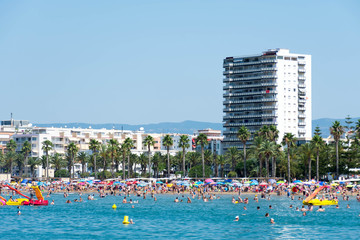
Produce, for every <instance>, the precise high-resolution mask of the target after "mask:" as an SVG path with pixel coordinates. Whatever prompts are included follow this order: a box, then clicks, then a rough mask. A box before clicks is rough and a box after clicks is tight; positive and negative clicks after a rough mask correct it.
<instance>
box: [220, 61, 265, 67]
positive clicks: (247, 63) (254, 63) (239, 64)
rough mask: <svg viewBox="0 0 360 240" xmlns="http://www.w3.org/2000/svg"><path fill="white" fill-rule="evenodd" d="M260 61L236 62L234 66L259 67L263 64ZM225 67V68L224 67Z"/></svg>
mask: <svg viewBox="0 0 360 240" xmlns="http://www.w3.org/2000/svg"><path fill="white" fill-rule="evenodd" d="M261 63H262V62H260V61H252V62H234V66H246V65H257V64H261ZM224 67H225V66H224Z"/></svg>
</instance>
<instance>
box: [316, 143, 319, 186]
mask: <svg viewBox="0 0 360 240" xmlns="http://www.w3.org/2000/svg"><path fill="white" fill-rule="evenodd" d="M316 180H317V181H319V150H318V151H317V152H316Z"/></svg>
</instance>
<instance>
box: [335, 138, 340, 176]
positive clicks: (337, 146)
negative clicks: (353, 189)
mask: <svg viewBox="0 0 360 240" xmlns="http://www.w3.org/2000/svg"><path fill="white" fill-rule="evenodd" d="M335 144H336V179H339V141H335Z"/></svg>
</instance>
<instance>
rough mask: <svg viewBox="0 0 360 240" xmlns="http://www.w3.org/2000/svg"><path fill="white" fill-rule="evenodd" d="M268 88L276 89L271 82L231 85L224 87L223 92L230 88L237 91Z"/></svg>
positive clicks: (274, 83) (275, 84) (274, 84)
mask: <svg viewBox="0 0 360 240" xmlns="http://www.w3.org/2000/svg"><path fill="white" fill-rule="evenodd" d="M268 86H272V87H276V86H277V83H276V82H272V83H253V84H242V85H231V86H224V87H223V90H227V89H230V88H233V89H239V88H255V87H268Z"/></svg>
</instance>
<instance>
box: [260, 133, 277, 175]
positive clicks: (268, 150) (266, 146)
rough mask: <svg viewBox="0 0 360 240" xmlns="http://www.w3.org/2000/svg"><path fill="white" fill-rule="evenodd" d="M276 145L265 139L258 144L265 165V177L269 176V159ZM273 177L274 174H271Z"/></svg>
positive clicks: (273, 153)
mask: <svg viewBox="0 0 360 240" xmlns="http://www.w3.org/2000/svg"><path fill="white" fill-rule="evenodd" d="M276 150H277V146H276V143H274V142H271V141H269V140H265V141H264V142H262V143H261V145H260V153H261V154H262V155H264V156H265V165H266V177H267V178H268V177H269V172H270V171H269V160H270V157H271V156H274V155H275V154H276ZM273 177H274V176H273Z"/></svg>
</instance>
